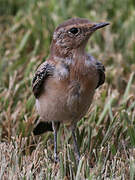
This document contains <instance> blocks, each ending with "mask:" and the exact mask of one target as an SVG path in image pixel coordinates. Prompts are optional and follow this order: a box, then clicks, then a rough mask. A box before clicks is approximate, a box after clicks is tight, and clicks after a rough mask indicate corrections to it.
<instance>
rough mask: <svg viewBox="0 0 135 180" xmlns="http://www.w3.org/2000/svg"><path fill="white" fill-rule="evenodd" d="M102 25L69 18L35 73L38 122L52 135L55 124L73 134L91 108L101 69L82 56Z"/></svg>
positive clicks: (62, 25)
mask: <svg viewBox="0 0 135 180" xmlns="http://www.w3.org/2000/svg"><path fill="white" fill-rule="evenodd" d="M106 25H108V23H100V24H96V23H91V22H90V21H89V20H87V19H81V18H73V19H70V20H68V21H66V22H64V23H63V24H61V25H59V26H58V27H57V28H56V30H55V32H54V35H53V40H52V44H51V51H50V56H49V58H48V59H47V60H46V61H45V62H44V63H42V64H41V65H40V67H39V68H38V69H37V71H36V73H35V76H34V78H33V85H32V87H33V93H34V95H35V97H36V107H37V110H38V113H39V115H40V117H41V122H53V128H54V132H57V131H56V130H57V129H58V126H57V128H55V127H56V126H55V124H57V123H58V122H59V123H66V124H68V125H69V126H70V127H71V129H72V133H74V132H73V130H74V127H75V125H76V123H77V121H79V120H80V119H81V118H82V117H83V116H84V115H85V114H86V112H87V111H88V109H89V107H90V105H91V102H92V99H93V95H94V92H95V89H96V88H98V87H99V86H100V85H102V84H103V83H104V81H105V73H104V71H105V68H104V66H103V65H102V64H101V63H100V62H99V61H97V60H96V59H95V58H94V57H93V56H91V55H89V54H87V53H86V52H85V46H86V44H87V42H88V39H89V37H90V36H91V35H92V33H93V32H94V31H95V30H96V29H99V28H101V27H104V26H106ZM55 135H56V134H55ZM73 137H75V136H74V135H73ZM55 140H56V137H55ZM75 141H76V140H75ZM55 145H56V144H55ZM75 149H77V147H76V148H75ZM76 153H77V152H76ZM56 154H57V153H55V155H56ZM78 157H79V151H78Z"/></svg>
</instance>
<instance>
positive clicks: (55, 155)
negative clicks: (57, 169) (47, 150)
mask: <svg viewBox="0 0 135 180" xmlns="http://www.w3.org/2000/svg"><path fill="white" fill-rule="evenodd" d="M59 126H60V123H59V122H52V127H53V131H54V161H55V162H58V155H57V132H58V130H59Z"/></svg>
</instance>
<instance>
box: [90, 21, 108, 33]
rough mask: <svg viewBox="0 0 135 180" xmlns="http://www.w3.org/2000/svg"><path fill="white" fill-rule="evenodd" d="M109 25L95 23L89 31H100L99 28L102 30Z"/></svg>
mask: <svg viewBox="0 0 135 180" xmlns="http://www.w3.org/2000/svg"><path fill="white" fill-rule="evenodd" d="M109 24H110V23H108V22H105V23H97V24H94V25H93V27H91V29H92V30H93V31H95V30H97V29H100V28H103V27H104V26H107V25H109Z"/></svg>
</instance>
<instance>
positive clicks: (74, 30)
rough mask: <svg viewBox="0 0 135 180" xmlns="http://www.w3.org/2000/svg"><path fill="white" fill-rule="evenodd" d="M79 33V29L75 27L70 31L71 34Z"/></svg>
mask: <svg viewBox="0 0 135 180" xmlns="http://www.w3.org/2000/svg"><path fill="white" fill-rule="evenodd" d="M78 31H79V30H78V28H75V27H73V28H71V29H70V30H69V32H70V33H72V34H77V33H78Z"/></svg>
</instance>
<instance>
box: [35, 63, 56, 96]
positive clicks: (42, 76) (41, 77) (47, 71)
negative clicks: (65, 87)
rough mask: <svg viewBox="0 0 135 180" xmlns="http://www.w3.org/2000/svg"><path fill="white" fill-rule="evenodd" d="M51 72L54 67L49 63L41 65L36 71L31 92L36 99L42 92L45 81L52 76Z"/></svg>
mask: <svg viewBox="0 0 135 180" xmlns="http://www.w3.org/2000/svg"><path fill="white" fill-rule="evenodd" d="M53 71H54V65H53V64H51V63H50V62H49V61H46V62H44V63H42V64H41V65H40V66H39V68H38V69H37V71H36V73H35V75H34V77H33V81H32V90H33V93H34V96H35V97H36V98H38V97H39V96H40V95H41V93H42V91H43V85H44V83H45V81H46V79H47V78H48V77H49V76H52V75H53Z"/></svg>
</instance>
